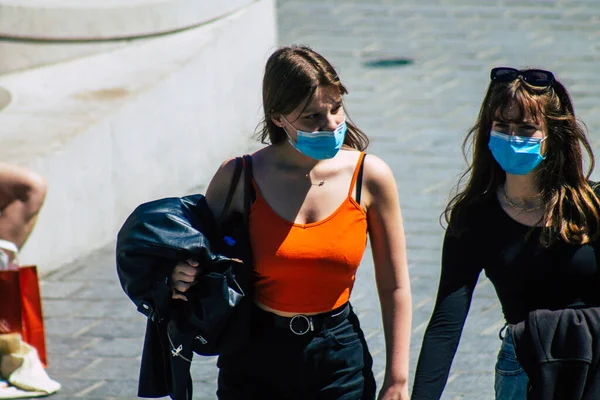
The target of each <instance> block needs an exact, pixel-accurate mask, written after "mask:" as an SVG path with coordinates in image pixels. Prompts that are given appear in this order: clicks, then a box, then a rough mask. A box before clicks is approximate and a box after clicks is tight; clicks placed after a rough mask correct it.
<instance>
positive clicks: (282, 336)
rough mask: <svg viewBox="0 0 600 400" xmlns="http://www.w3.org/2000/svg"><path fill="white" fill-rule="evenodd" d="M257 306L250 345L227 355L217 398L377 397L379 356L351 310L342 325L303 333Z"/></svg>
mask: <svg viewBox="0 0 600 400" xmlns="http://www.w3.org/2000/svg"><path fill="white" fill-rule="evenodd" d="M268 314H269V313H266V312H265V311H262V310H260V309H256V310H255V315H254V316H253V320H254V324H253V325H254V327H255V330H254V332H253V335H252V339H251V341H250V344H249V346H248V347H247V348H246V349H244V350H243V351H240V352H238V353H235V354H229V355H221V356H220V357H219V361H218V363H217V365H218V367H219V380H218V390H217V397H218V398H219V399H221V400H240V399H244V400H246V399H248V400H251V399H261V400H264V399H277V400H279V399H281V400H284V399H285V400H295V399H303V400H306V399H311V400H367V399H368V400H373V399H374V398H375V379H374V377H373V372H372V366H373V359H372V357H371V355H370V353H369V350H368V348H367V343H366V341H365V337H364V334H363V332H362V330H361V329H360V325H359V322H358V318H357V317H356V314H354V312H353V311H352V310H351V311H350V314H349V315H348V317H347V318H346V319H345V320H344V321H343V322H341V323H340V324H339V325H337V326H335V327H331V328H322V329H320V331H318V332H317V331H315V332H309V333H307V334H306V335H303V336H298V335H295V334H294V333H292V332H291V331H290V330H289V329H285V328H282V327H275V326H273V324H272V323H269V322H268V321H269V319H268V318H267V315H268Z"/></svg>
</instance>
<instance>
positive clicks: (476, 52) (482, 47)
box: [42, 0, 600, 400]
mask: <svg viewBox="0 0 600 400" xmlns="http://www.w3.org/2000/svg"><path fill="white" fill-rule="evenodd" d="M278 16H279V17H278V18H279V29H280V31H279V32H280V33H279V42H280V43H281V44H291V43H296V44H307V45H310V46H312V47H313V48H314V49H316V50H317V51H319V52H321V53H322V54H324V55H325V56H326V57H327V58H329V59H330V60H331V61H332V62H333V64H334V65H335V66H336V67H337V68H338V70H339V72H340V76H341V78H342V81H343V82H344V83H345V84H346V86H347V87H348V88H349V90H350V94H349V95H348V96H347V109H348V111H349V114H350V116H351V117H352V118H353V119H354V121H355V122H356V123H357V124H358V125H359V126H360V127H362V128H363V129H364V130H365V131H366V132H367V133H368V134H369V136H370V137H371V140H372V144H371V147H370V150H369V151H370V152H371V153H373V154H377V155H379V156H380V157H382V158H383V159H384V160H386V161H387V162H388V163H389V165H390V166H391V167H392V169H393V171H394V173H395V175H396V178H397V181H398V187H399V193H400V199H401V202H402V208H403V215H404V219H405V228H406V232H407V240H408V259H409V264H410V273H411V282H412V290H413V299H414V325H413V331H412V332H413V334H412V346H411V347H412V354H411V381H412V373H413V371H414V368H415V364H416V358H417V356H418V350H419V347H420V344H421V339H422V335H423V331H424V328H425V326H426V324H427V321H428V319H429V316H430V313H431V310H432V307H433V300H434V296H435V291H436V288H437V283H438V276H439V259H440V250H441V241H442V235H443V230H442V228H441V227H440V225H439V222H438V216H439V214H440V212H441V211H442V210H443V207H444V206H445V203H446V201H447V199H448V195H449V193H450V190H451V188H452V187H453V185H454V183H455V182H456V180H457V177H458V175H459V174H460V172H461V170H462V168H463V167H464V162H463V158H462V156H461V153H460V145H461V143H462V138H463V137H464V133H465V131H466V130H467V128H468V127H469V126H470V125H471V124H472V123H473V122H474V120H475V117H476V115H477V113H478V108H479V105H480V102H481V99H482V96H483V94H484V92H485V89H486V86H487V83H488V76H489V70H490V68H491V67H493V66H498V65H508V66H517V67H524V66H531V67H541V68H545V69H550V70H552V71H554V72H555V73H556V75H557V77H558V78H559V79H561V80H562V81H563V82H564V83H565V84H566V86H567V88H568V89H569V90H570V92H571V94H572V96H573V100H574V104H575V109H576V111H577V112H578V116H579V118H580V119H582V120H583V121H584V122H586V124H587V126H588V130H589V132H590V138H591V142H592V144H593V147H594V149H595V150H596V152H597V153H598V150H599V147H600V134H599V133H600V101H599V98H598V95H597V93H599V92H600V74H598V71H599V69H600V2H598V1H597V0H556V1H553V0H518V1H517V0H403V1H399V0H396V1H393V0H390V1H385V0H344V1H334V0H282V1H280V2H279V3H278ZM381 60H384V61H385V62H382V61H381ZM256 79H261V77H259V76H257V77H256ZM598 154H600V153H598ZM594 175H596V174H594ZM113 259H114V256H113V252H112V246H110V247H107V248H106V249H103V250H101V251H99V252H96V253H94V254H92V255H90V256H89V257H87V258H86V259H84V260H81V261H79V262H76V263H72V264H70V265H65V266H64V267H63V268H61V269H60V270H59V271H58V272H56V273H53V274H50V275H48V276H45V277H44V278H43V281H42V284H43V286H42V291H43V296H44V310H45V314H46V327H47V334H48V348H49V352H50V367H49V372H50V374H51V376H53V377H54V378H56V379H57V380H59V381H60V382H61V383H62V384H63V386H64V389H63V390H62V391H61V392H60V393H59V394H57V395H55V396H53V398H54V399H55V400H59V399H60V400H63V399H71V398H85V399H108V398H119V399H132V398H135V393H136V385H137V376H138V371H139V361H140V351H141V345H142V340H143V332H144V318H143V317H142V316H141V314H138V313H137V312H136V311H135V309H134V307H133V305H132V303H130V302H129V300H128V299H127V298H126V297H125V296H124V294H123V292H122V291H121V288H120V286H119V285H118V281H117V278H116V273H115V266H114V260H113ZM352 300H353V303H354V305H355V308H356V309H357V310H358V312H359V316H360V318H361V321H362V325H363V328H364V330H365V332H366V334H367V337H368V341H369V345H370V349H371V352H372V353H373V356H374V358H375V372H376V374H377V378H378V380H379V382H381V378H382V374H383V368H384V364H383V360H384V346H383V335H382V330H381V321H380V313H379V308H378V307H379V305H378V300H377V295H376V291H375V287H374V283H373V266H372V261H371V257H370V253H369V252H367V253H366V256H365V259H364V262H363V264H362V266H361V267H360V269H359V276H358V278H357V284H356V287H355V291H354V294H353V298H352ZM502 324H503V321H502V317H501V312H500V308H499V305H498V302H497V300H496V297H495V293H494V290H493V287H492V286H491V285H490V283H489V281H488V280H487V279H485V277H483V276H482V278H481V279H480V282H479V285H478V287H477V290H476V294H475V298H474V300H473V305H472V309H471V313H470V316H469V319H468V321H467V325H466V327H465V330H464V334H463V339H462V342H461V344H460V347H459V351H458V354H457V356H456V358H455V362H454V365H453V368H452V372H451V376H450V380H449V383H448V385H447V389H446V392H445V394H444V397H443V399H445V400H450V399H452V400H459V399H474V400H475V399H477V400H482V399H483V400H486V399H493V367H494V360H495V353H496V351H497V349H498V346H499V344H500V343H499V340H498V338H497V332H498V330H499V329H500V328H501V326H502ZM192 371H193V378H194V382H195V398H197V399H213V398H215V395H214V392H215V379H216V367H215V359H214V358H201V357H196V358H195V360H194V363H193V366H192Z"/></svg>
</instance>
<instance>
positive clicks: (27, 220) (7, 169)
mask: <svg viewBox="0 0 600 400" xmlns="http://www.w3.org/2000/svg"><path fill="white" fill-rule="evenodd" d="M46 190H47V186H46V181H45V180H44V178H42V177H41V176H40V175H38V174H36V173H35V172H33V171H30V170H28V169H25V168H22V167H18V166H15V165H9V164H2V163H0V239H3V240H8V241H10V242H13V243H14V244H16V245H17V247H18V248H19V249H20V248H21V247H23V245H24V244H25V242H26V241H27V238H28V237H29V235H30V234H31V231H32V230H33V227H34V226H35V223H36V221H37V217H38V213H39V211H40V209H41V208H42V205H43V204H44V199H45V197H46Z"/></svg>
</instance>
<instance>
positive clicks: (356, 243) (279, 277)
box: [249, 153, 367, 313]
mask: <svg viewBox="0 0 600 400" xmlns="http://www.w3.org/2000/svg"><path fill="white" fill-rule="evenodd" d="M364 156H365V154H364V153H361V155H360V157H359V159H358V163H357V166H356V169H355V171H354V175H353V177H352V182H351V184H350V190H349V191H348V196H347V197H346V199H345V200H344V202H343V203H342V204H341V205H340V206H339V207H338V209H337V210H336V211H334V212H333V214H331V215H330V216H329V217H327V218H325V219H323V220H321V221H317V222H313V223H309V224H296V223H293V222H290V221H287V220H285V219H284V218H282V217H281V216H279V215H278V214H277V213H275V212H274V211H273V209H271V207H270V206H269V205H268V204H267V202H266V201H265V200H264V198H263V197H262V195H261V194H260V191H259V189H258V187H257V186H256V184H254V187H255V190H256V200H255V201H254V203H253V204H252V207H251V208H250V216H249V218H250V219H249V228H250V241H251V244H252V253H253V256H254V269H255V276H256V278H257V279H256V283H255V286H254V287H255V296H256V300H257V301H259V302H260V303H262V304H264V305H265V306H267V307H269V308H271V309H273V310H278V311H283V312H298V313H315V312H322V311H326V310H333V309H335V308H337V307H339V306H341V305H343V304H345V303H346V302H347V301H348V299H349V298H350V292H351V291H352V287H353V285H354V279H355V275H356V270H357V269H358V266H359V264H360V261H361V259H362V256H363V253H364V251H365V247H366V242H367V216H366V213H365V212H364V210H363V209H362V208H361V207H360V205H359V203H358V202H357V201H356V200H355V199H354V198H353V197H352V192H353V189H354V185H355V184H356V181H357V177H358V176H359V175H361V179H362V174H359V171H361V170H362V161H363V158H364ZM361 186H362V185H361V182H359V185H358V187H357V199H358V201H360V188H361Z"/></svg>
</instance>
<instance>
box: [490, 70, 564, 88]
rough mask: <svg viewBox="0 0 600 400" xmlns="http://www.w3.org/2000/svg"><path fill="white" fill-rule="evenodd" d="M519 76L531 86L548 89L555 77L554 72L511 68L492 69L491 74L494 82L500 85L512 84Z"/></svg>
mask: <svg viewBox="0 0 600 400" xmlns="http://www.w3.org/2000/svg"><path fill="white" fill-rule="evenodd" d="M519 76H520V77H522V78H523V80H524V81H525V82H527V83H528V84H530V85H531V86H536V87H548V86H552V85H553V84H554V75H553V74H552V72H550V71H545V70H543V69H523V70H518V69H515V68H509V67H497V68H492V72H491V74H490V77H491V79H492V82H500V83H506V82H512V81H514V80H515V79H517V78H518V77H519Z"/></svg>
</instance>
